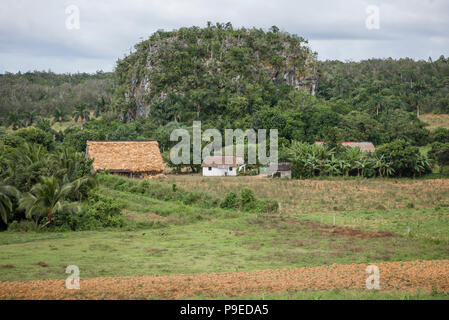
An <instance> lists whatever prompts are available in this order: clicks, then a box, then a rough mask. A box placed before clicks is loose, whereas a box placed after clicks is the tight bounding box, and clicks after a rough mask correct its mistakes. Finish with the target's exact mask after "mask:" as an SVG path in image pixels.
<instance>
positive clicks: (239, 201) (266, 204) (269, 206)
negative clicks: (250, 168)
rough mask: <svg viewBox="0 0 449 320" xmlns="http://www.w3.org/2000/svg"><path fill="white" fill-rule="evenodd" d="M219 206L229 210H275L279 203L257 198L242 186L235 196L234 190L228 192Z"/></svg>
mask: <svg viewBox="0 0 449 320" xmlns="http://www.w3.org/2000/svg"><path fill="white" fill-rule="evenodd" d="M220 207H221V208H223V209H230V210H242V211H246V212H260V213H262V212H276V211H277V210H278V207H279V204H278V202H277V201H276V200H260V199H257V198H256V196H255V194H254V191H253V190H251V189H249V188H244V189H243V190H242V191H241V192H240V196H237V194H236V193H235V192H228V193H227V194H226V196H225V197H224V199H223V200H222V201H221V202H220Z"/></svg>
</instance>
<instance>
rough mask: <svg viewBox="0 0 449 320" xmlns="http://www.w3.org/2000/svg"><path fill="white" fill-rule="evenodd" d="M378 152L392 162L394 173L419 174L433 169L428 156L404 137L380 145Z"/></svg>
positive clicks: (402, 174) (404, 175)
mask: <svg viewBox="0 0 449 320" xmlns="http://www.w3.org/2000/svg"><path fill="white" fill-rule="evenodd" d="M376 154H377V155H378V156H383V157H384V158H385V161H386V162H388V163H390V165H391V168H392V169H393V170H394V175H396V176H399V177H412V176H416V175H418V176H419V175H422V174H424V173H428V172H430V171H431V170H430V165H429V162H428V160H427V158H426V157H424V156H422V155H421V153H420V152H419V149H418V148H417V147H414V146H412V145H411V144H410V143H409V142H407V141H405V140H403V139H398V140H395V141H393V142H391V143H387V144H384V145H382V146H380V147H379V148H378V149H377V150H376Z"/></svg>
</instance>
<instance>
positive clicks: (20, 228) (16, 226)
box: [8, 220, 36, 232]
mask: <svg viewBox="0 0 449 320" xmlns="http://www.w3.org/2000/svg"><path fill="white" fill-rule="evenodd" d="M34 230H36V226H35V225H34V222H33V221H29V220H21V221H13V222H11V223H10V224H9V225H8V231H15V232H30V231H34Z"/></svg>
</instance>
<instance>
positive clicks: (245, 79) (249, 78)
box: [116, 24, 318, 121]
mask: <svg viewBox="0 0 449 320" xmlns="http://www.w3.org/2000/svg"><path fill="white" fill-rule="evenodd" d="M276 31H277V30H276ZM276 31H270V32H264V31H262V30H259V29H250V30H247V29H238V30H234V29H232V27H229V26H228V25H219V24H217V26H214V27H211V26H209V27H208V28H204V29H200V28H196V27H193V28H188V29H187V28H183V29H180V30H177V31H172V32H163V31H158V32H157V33H155V34H153V35H152V36H151V37H150V39H149V40H146V41H143V42H141V43H139V44H137V45H136V51H135V52H134V53H132V54H131V55H129V56H128V57H126V58H124V59H123V60H120V61H119V62H118V64H117V68H116V74H117V79H118V82H119V83H118V85H119V88H120V89H119V90H118V94H119V95H120V96H121V97H122V98H123V100H122V104H124V105H125V107H126V110H127V113H128V117H130V118H131V119H135V118H139V117H148V116H150V115H152V114H153V113H154V112H156V113H158V112H159V113H160V112H164V111H167V109H170V110H171V109H173V108H175V109H176V108H178V109H182V110H184V112H185V111H186V108H183V107H181V106H178V105H179V104H184V105H186V104H187V105H189V106H188V107H187V112H193V113H196V115H197V117H199V116H200V114H201V113H202V112H207V111H208V109H210V108H215V109H217V106H216V104H217V103H219V104H220V105H221V104H223V105H225V104H227V103H229V99H231V98H232V97H235V96H240V97H243V98H245V99H247V100H248V101H249V102H248V103H251V98H250V95H251V92H252V91H254V90H258V88H260V90H265V89H267V88H268V89H267V90H274V91H275V90H279V89H280V87H282V86H283V85H289V86H292V87H293V88H295V89H296V90H305V91H306V92H308V93H310V94H312V95H315V92H316V88H317V82H318V77H317V71H316V58H315V54H313V53H312V52H311V51H310V49H309V48H308V47H307V46H306V42H305V41H304V39H302V38H299V37H297V36H292V35H289V34H285V33H279V32H276ZM272 86H274V89H271V87H272ZM212 97H215V98H218V100H220V99H221V100H220V101H219V102H217V99H211V98H212ZM211 104H214V105H215V106H211ZM220 108H221V109H222V111H223V112H225V111H226V110H225V109H226V106H220ZM220 108H219V109H220ZM170 112H171V111H170ZM174 113H176V111H175V112H174ZM178 113H179V112H178ZM179 117H180V116H179ZM174 120H175V121H177V116H176V115H174Z"/></svg>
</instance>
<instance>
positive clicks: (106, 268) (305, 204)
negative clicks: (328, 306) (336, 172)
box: [0, 176, 449, 299]
mask: <svg viewBox="0 0 449 320" xmlns="http://www.w3.org/2000/svg"><path fill="white" fill-rule="evenodd" d="M114 182H115V183H114ZM117 182H119V183H117ZM123 183H125V187H123ZM139 183H140V181H138V180H127V179H122V178H114V179H112V178H111V179H106V180H103V181H102V183H101V186H100V189H99V190H100V192H101V193H102V194H104V195H107V196H109V197H112V198H114V199H117V200H118V201H120V203H121V205H122V212H123V213H124V214H125V215H126V219H127V220H128V224H127V226H126V227H125V228H124V229H120V230H118V229H110V230H103V231H84V232H50V231H41V232H39V233H36V232H10V231H8V232H2V233H0V281H26V280H37V279H65V278H66V276H67V275H66V274H65V268H66V266H67V265H77V266H78V267H79V268H80V270H81V276H82V277H83V278H94V277H108V276H140V275H163V274H198V273H210V272H214V273H223V272H241V271H256V270H271V269H283V268H298V267H312V266H320V265H332V264H355V263H374V262H389V261H413V260H439V259H449V216H448V209H447V202H446V199H447V197H446V196H447V194H448V192H449V190H448V186H449V183H448V182H447V181H446V180H399V181H394V180H380V179H377V180H357V179H350V180H344V179H334V180H332V181H331V180H329V181H323V180H316V181H313V180H308V181H288V180H269V179H258V178H243V177H241V178H228V179H223V178H218V179H213V178H211V179H205V178H202V177H199V176H171V177H170V178H168V179H161V180H154V181H150V182H149V185H148V190H150V191H149V194H147V193H145V192H143V193H142V192H136V191H135V187H136V186H138V185H139ZM173 184H176V186H177V187H176V188H177V191H176V192H178V193H185V192H188V191H187V190H189V188H188V186H189V185H190V189H192V187H193V186H194V189H195V190H196V191H204V194H207V197H212V199H213V197H217V198H223V196H224V194H225V192H226V191H227V190H235V191H236V192H237V191H238V190H240V189H242V188H244V187H252V188H253V189H254V191H255V192H256V195H257V196H258V197H260V198H271V199H276V200H278V201H279V202H280V203H281V204H283V205H281V209H280V210H281V212H274V213H251V212H241V211H236V210H224V209H221V208H219V207H215V208H207V207H205V206H204V205H203V204H202V202H193V204H190V205H188V204H185V202H186V201H184V202H183V201H165V200H163V199H160V198H161V197H160V196H156V195H155V194H158V193H157V190H158V189H159V190H170V188H171V187H172V186H173ZM327 184H328V185H327ZM336 184H338V185H340V186H343V190H342V189H341V188H335V185H336ZM398 184H399V185H398ZM256 185H257V186H258V187H256ZM126 188H129V190H126ZM321 188H324V189H321ZM327 188H331V189H330V190H334V191H333V193H332V194H329V190H328V189H327ZM377 188H383V191H384V192H380V191H381V190H380V189H379V190H378V191H379V192H378V193H373V190H377ZM397 188H399V190H401V189H402V190H404V192H402V194H401V195H399V193H398V192H396V189H397ZM117 189H120V190H117ZM124 189H125V190H124ZM281 190H284V192H282V191H281ZM285 190H289V191H288V192H286V191H285ZM344 190H346V192H348V191H349V194H348V195H347V197H350V201H349V200H348V198H345V197H344V195H343V194H341V193H342V192H343V193H344ZM350 190H359V193H357V192H350ZM166 192H167V193H168V191H166ZM323 192H325V193H326V196H324V195H323ZM367 192H368V193H371V194H373V196H372V197H370V198H369V199H370V200H369V201H365V200H366V199H365V198H364V194H365V193H367ZM164 193H165V192H162V193H161V194H164ZM304 194H306V195H307V196H302V197H301V196H300V195H304ZM208 199H209V198H208ZM337 199H339V201H337ZM209 200H210V199H209ZM373 201H374V202H373ZM380 203H382V204H383V206H382V208H380V207H379V204H380ZM376 204H377V207H376ZM373 206H375V208H372V207H373ZM294 211H297V213H294ZM334 217H335V223H336V226H335V227H333V226H332V225H333V219H334ZM409 227H410V232H409V230H408V228H409ZM320 297H321V298H323V299H328V298H329V299H334V298H341V299H352V298H361V299H391V298H395V299H415V298H416V299H420V298H422V299H427V298H445V297H446V296H445V295H444V294H441V293H439V294H434V295H433V296H432V295H429V294H428V293H426V294H423V295H419V294H418V295H416V294H406V293H378V294H371V293H370V294H368V293H360V294H358V293H357V292H353V291H335V292H333V291H332V292H331V291H329V292H321V293H320V292H318V293H314V292H310V293H308V292H297V293H291V292H290V293H285V294H281V295H269V294H268V295H267V297H266V298H267V299H275V298H279V299H315V298H320ZM242 298H260V297H253V296H245V297H243V296H242Z"/></svg>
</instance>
